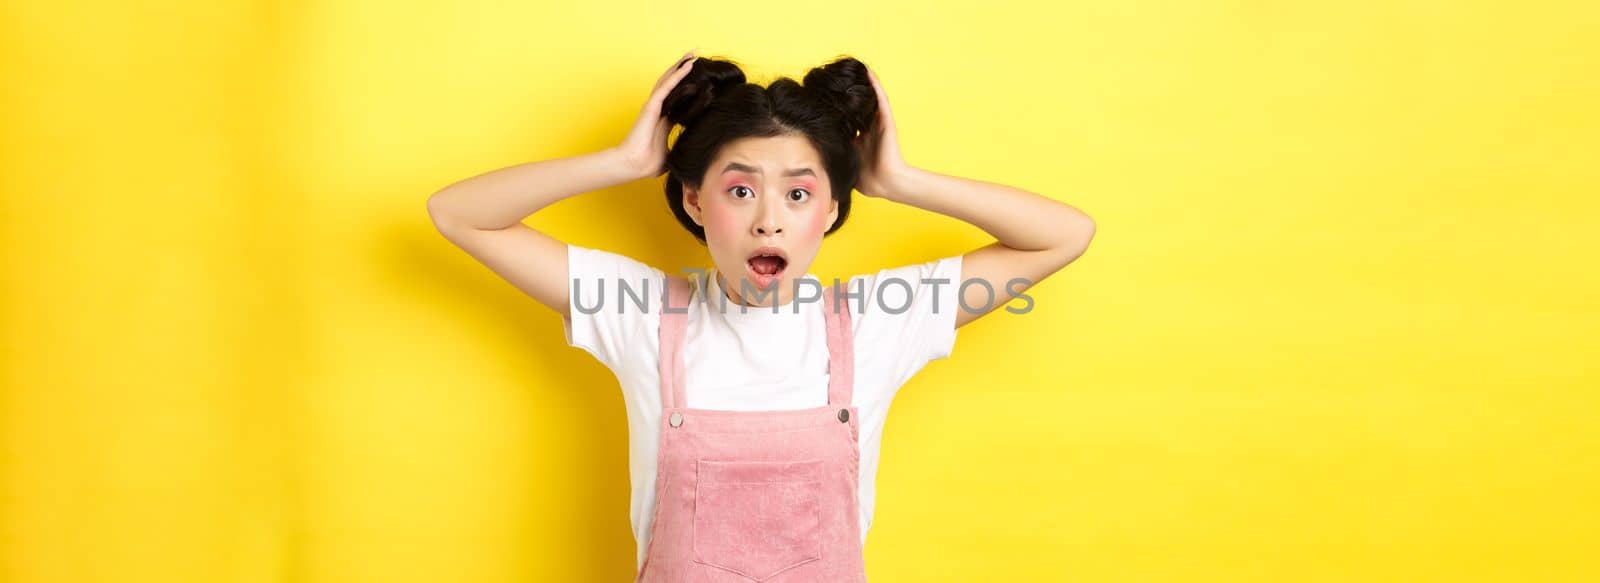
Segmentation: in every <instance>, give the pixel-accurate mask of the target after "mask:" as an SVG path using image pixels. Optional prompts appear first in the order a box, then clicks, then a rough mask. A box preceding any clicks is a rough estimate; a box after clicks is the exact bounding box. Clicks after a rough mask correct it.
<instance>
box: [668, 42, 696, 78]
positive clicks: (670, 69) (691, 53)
mask: <svg viewBox="0 0 1600 583" xmlns="http://www.w3.org/2000/svg"><path fill="white" fill-rule="evenodd" d="M697 50H699V49H689V52H687V53H684V54H683V56H681V57H678V60H676V61H673V62H672V66H671V67H667V70H666V71H663V72H662V73H661V76H663V77H665V76H667V75H668V74H670V73H672V72H673V71H677V70H678V68H679V67H681V66H682V65H683V62H684V61H686V60H689V58H690V57H692V56H694V52H695V51H697Z"/></svg>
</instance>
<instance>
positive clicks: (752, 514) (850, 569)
mask: <svg viewBox="0 0 1600 583" xmlns="http://www.w3.org/2000/svg"><path fill="white" fill-rule="evenodd" d="M667 280H668V285H667V289H666V293H667V298H668V305H670V306H672V308H673V309H672V310H663V311H662V314H661V330H660V334H661V403H662V407H661V442H660V443H661V445H660V447H661V449H660V451H659V453H658V454H657V455H658V467H657V472H656V509H655V519H654V524H653V525H652V526H651V530H650V533H651V534H650V542H649V543H648V544H647V546H646V550H645V559H644V563H643V564H642V566H641V567H640V569H639V576H638V577H637V578H636V579H635V580H634V581H635V583H646V582H659V583H723V582H726V583H747V582H749V581H769V582H772V583H792V582H801V581H805V582H812V581H826V582H829V583H855V582H862V581H866V580H867V573H866V567H865V564H864V562H863V559H862V544H861V524H860V508H859V506H858V504H859V501H858V500H857V497H856V496H857V489H856V486H857V480H858V478H859V476H858V473H859V465H858V464H859V460H860V456H861V454H860V451H859V450H858V449H857V437H856V436H857V435H858V434H859V433H860V426H859V425H858V423H859V420H858V419H857V418H856V410H855V407H852V406H851V405H850V392H851V385H852V382H851V376H852V375H851V373H852V361H851V356H852V354H853V352H852V350H851V328H850V310H849V308H848V307H846V306H847V304H841V303H838V302H836V301H835V299H834V297H833V295H834V293H833V292H834V288H833V287H828V288H826V289H824V290H822V297H823V314H824V319H825V320H826V321H827V331H828V334H827V338H828V404H827V405H824V406H822V407H817V408H812V409H798V410H767V411H728V410H717V409H690V408H688V407H685V406H684V405H685V404H686V403H687V401H686V400H685V398H684V391H683V388H684V372H683V371H684V366H683V337H684V330H685V329H686V327H687V319H686V314H684V313H682V311H683V308H685V307H686V306H687V305H688V302H689V299H690V297H689V296H690V292H691V290H690V289H689V282H688V280H687V279H684V278H681V277H672V276H668V277H667ZM702 289H704V286H702ZM835 305H839V306H840V308H839V309H838V310H837V311H836V310H835V309H834V306H835ZM713 309H715V308H713ZM729 309H737V308H729ZM762 309H770V308H762ZM674 310H677V311H678V313H674Z"/></svg>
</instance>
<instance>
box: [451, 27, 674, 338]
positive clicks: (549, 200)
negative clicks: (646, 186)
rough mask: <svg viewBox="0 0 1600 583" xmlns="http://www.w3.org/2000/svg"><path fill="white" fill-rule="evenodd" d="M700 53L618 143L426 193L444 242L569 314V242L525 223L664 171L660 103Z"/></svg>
mask: <svg viewBox="0 0 1600 583" xmlns="http://www.w3.org/2000/svg"><path fill="white" fill-rule="evenodd" d="M693 53H694V51H690V52H689V53H688V54H685V55H684V56H683V58H682V59H679V60H678V62H677V63H675V64H674V66H673V68H671V69H668V70H667V72H666V73H664V74H663V75H662V76H661V78H660V79H659V80H657V81H656V86H655V88H654V89H652V90H651V93H650V98H649V99H648V100H647V101H646V102H645V105H644V107H643V109H642V111H641V112H640V114H639V119H638V121H636V122H635V123H634V126H633V128H632V129H631V130H630V131H629V133H628V136H627V138H626V139H625V140H624V141H623V142H622V144H620V145H618V146H614V147H611V148H606V149H604V150H600V151H598V152H592V153H588V154H582V155H578V156H572V157H567V158H557V159H552V160H542V161H538V162H529V163H525V164H519V165H516V166H510V167H507V168H501V169H499V170H494V171H492V172H487V173H484V174H480V175H477V176H473V177H471V178H467V179H464V180H461V181H459V182H456V183H453V184H451V185H449V186H446V187H444V188H443V189H441V190H439V191H438V192H435V193H434V194H433V195H432V196H429V197H428V216H429V217H431V218H432V219H433V225H434V227H435V228H437V229H438V230H439V233H440V234H442V235H444V237H445V239H447V240H449V241H450V242H451V243H454V244H455V245H456V246H457V247H460V248H461V249H462V250H464V251H466V252H467V253H468V254H469V255H471V256H472V257H473V258H475V259H477V260H478V261H479V262H481V263H483V264H484V265H485V266H486V267H488V268H489V269H490V270H491V271H493V272H494V273H495V274H497V275H499V276H500V277H502V278H504V279H505V280H506V281H509V282H511V284H512V285H514V286H516V287H517V288H518V289H521V290H522V291H523V292H525V293H527V294H528V295H530V296H533V298H534V299H535V300H538V301H539V303H542V304H544V305H546V306H549V307H550V308H551V309H553V310H555V311H557V312H560V313H561V314H562V315H563V316H567V315H568V304H569V301H570V294H571V291H572V290H571V284H570V283H569V279H568V274H567V245H566V243H564V242H562V241H560V240H557V239H556V238H554V237H551V236H549V235H547V234H545V233H543V232H540V231H538V230H535V229H533V228H532V227H529V226H527V225H525V224H523V223H522V220H523V219H525V218H527V217H528V216H529V215H532V214H533V213H535V212H538V211H539V210H540V209H543V208H545V207H547V206H550V205H551V204H554V203H555V202H557V201H560V200H562V199H565V198H567V197H569V196H573V195H576V194H581V193H584V192H590V191H594V190H600V189H604V188H607V187H610V186H614V185H617V184H622V183H625V182H631V181H633V180H638V179H641V178H649V177H652V176H659V175H660V174H661V172H662V171H663V168H662V164H663V163H664V162H665V160H666V142H667V134H668V132H670V131H671V129H672V123H671V122H669V121H667V119H666V118H664V117H662V115H661V101H662V99H664V98H665V97H666V95H667V92H669V91H671V90H672V88H673V87H674V86H675V85H677V82H678V80H680V79H682V78H683V77H684V76H686V75H688V73H689V70H690V69H691V67H688V66H684V65H686V64H687V63H689V62H691V61H692V59H693Z"/></svg>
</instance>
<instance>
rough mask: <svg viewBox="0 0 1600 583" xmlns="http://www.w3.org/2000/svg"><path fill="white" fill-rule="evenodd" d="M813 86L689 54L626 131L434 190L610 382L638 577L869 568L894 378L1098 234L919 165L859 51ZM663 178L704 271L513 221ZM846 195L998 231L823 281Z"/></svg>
mask: <svg viewBox="0 0 1600 583" xmlns="http://www.w3.org/2000/svg"><path fill="white" fill-rule="evenodd" d="M803 81H804V82H803V83H800V82H796V81H794V80H792V79H789V78H780V79H777V80H775V81H773V82H771V83H769V84H768V85H767V86H766V87H762V86H759V85H755V84H751V83H747V82H746V81H745V76H744V73H743V72H742V71H741V70H740V68H739V67H738V65H736V64H735V63H733V62H730V61H726V60H718V59H711V58H696V57H695V55H694V51H690V52H689V53H688V54H686V55H684V57H683V58H682V59H681V60H679V61H678V62H677V63H676V64H674V66H672V67H671V68H670V69H668V70H667V71H666V72H665V73H664V74H663V75H662V76H661V78H660V79H659V80H657V81H656V84H655V88H654V90H653V91H651V93H650V97H649V99H648V100H646V102H645V104H644V107H643V111H642V112H641V114H640V116H639V118H638V121H637V122H636V123H635V124H634V125H633V128H632V130H631V131H630V132H629V134H628V135H627V137H626V138H624V139H623V140H622V142H621V143H620V144H618V145H616V146H613V147H611V148H607V149H604V150H601V151H599V152H594V153H590V154H585V155H579V156H573V157H568V158H560V159H554V160H546V161H539V162H531V163H527V164H522V165H518V166H512V167H508V168H503V169H499V170H495V171H493V172H489V173H485V174H481V175H478V176H474V177H471V178H468V179H465V180H462V181H460V182H456V183H454V184H451V185H449V186H447V187H445V188H444V189H442V190H440V191H439V192H438V193H436V194H434V195H433V196H432V197H431V198H430V199H429V200H428V212H429V214H430V215H431V216H432V218H433V222H434V224H435V225H436V226H437V228H438V229H439V232H440V233H441V234H443V235H444V237H445V238H446V239H448V240H449V241H450V242H452V243H454V244H455V245H457V246H459V247H461V248H462V249H463V250H465V251H466V252H467V253H469V254H471V255H472V256H473V257H474V258H476V259H478V260H479V261H481V262H482V263H483V264H484V265H486V266H487V267H488V268H489V269H491V270H493V271H494V272H495V273H497V274H499V275H500V276H502V277H504V278H505V279H506V280H508V281H509V282H511V283H512V284H513V285H515V286H517V287H518V288H520V289H522V290H523V291H525V292H526V293H527V294H528V295H530V296H532V297H533V298H534V299H536V300H538V301H539V302H541V303H543V304H545V305H547V306H549V307H550V308H551V309H553V310H556V311H557V312H560V313H561V315H562V324H563V327H564V328H565V333H566V338H567V343H568V344H569V345H571V346H576V347H579V348H582V349H583V350H585V351H587V352H588V353H590V354H591V355H593V356H594V357H595V358H597V359H599V360H600V361H601V362H602V363H604V364H605V365H606V366H607V367H609V368H610V369H611V370H612V371H613V372H614V373H615V374H616V376H617V379H618V381H619V384H621V386H622V389H623V391H624V395H625V403H626V405H627V409H628V420H629V441H630V474H631V478H632V488H633V490H632V492H633V498H632V504H631V511H630V516H631V518H632V522H633V528H634V538H635V540H636V542H637V543H638V548H637V551H638V552H637V556H636V560H637V566H638V567H639V571H638V580H639V581H688V580H694V581H700V580H717V581H736V580H738V581H743V580H752V581H863V580H865V578H866V573H865V568H864V566H863V564H862V549H863V546H864V544H865V542H866V533H867V530H868V528H869V527H870V526H871V522H872V507H873V493H874V492H873V485H874V478H875V477H876V471H877V453H878V449H879V447H878V446H879V438H880V437H881V435H882V429H883V423H884V419H885V416H886V415H887V413H888V410H889V403H890V400H891V398H892V397H893V396H894V394H895V392H896V390H897V389H898V388H899V387H900V386H901V385H903V384H904V383H905V382H906V381H907V380H909V379H910V378H911V376H912V375H914V374H915V373H916V372H917V371H918V370H920V369H921V368H922V367H923V365H925V364H926V363H928V362H929V361H932V360H936V359H940V358H944V357H947V356H949V355H950V352H951V348H952V347H953V345H954V343H955V336H956V333H955V330H956V328H958V327H960V326H963V325H965V324H966V323H968V322H971V321H972V320H974V319H976V318H978V317H980V316H983V315H984V314H987V313H990V312H991V311H993V310H994V309H995V308H997V307H999V306H1002V305H1005V304H1006V303H1007V302H1008V301H1010V300H1011V299H1013V298H1016V297H1019V296H1021V295H1022V292H1024V291H1025V290H1027V289H1028V288H1029V287H1031V286H1032V285H1033V284H1034V283H1037V282H1038V281H1040V280H1042V279H1044V278H1045V277H1048V276H1049V275H1050V274H1052V273H1055V272H1056V271H1057V270H1060V269H1061V268H1062V267H1064V266H1066V265H1067V264H1069V263H1071V262H1072V261H1073V260H1075V259H1077V258H1078V257H1079V256H1080V255H1081V254H1082V253H1083V252H1084V250H1085V248H1087V246H1088V244H1089V241H1090V239H1091V238H1092V237H1093V235H1094V222H1093V221H1092V220H1090V218H1089V217H1088V216H1087V215H1086V214H1084V213H1083V212H1081V211H1079V210H1078V209H1076V208H1074V207H1072V206H1069V205H1067V204H1064V203H1061V202H1057V201H1055V200H1052V199H1049V198H1045V197H1042V196H1039V195H1036V194H1033V193H1030V192H1026V191H1022V190H1019V189H1016V188H1011V187H1007V186H1002V185H998V184H992V183H987V182H981V181H976V180H968V179H963V178H957V177H954V176H946V175H942V174H938V173H935V172H932V171H928V170H924V169H921V168H917V167H914V166H911V165H909V164H907V163H906V161H905V160H903V159H902V158H901V155H900V148H899V145H898V143H897V141H896V137H895V133H896V132H895V123H894V117H893V115H892V114H891V112H890V109H889V102H888V99H887V97H886V96H885V94H884V91H883V86H882V84H881V83H879V81H878V79H877V76H876V75H875V74H873V72H872V71H870V70H868V69H867V67H866V66H865V65H864V64H862V63H861V62H860V61H857V60H855V59H853V58H848V57H845V58H841V59H838V60H836V61H833V62H831V63H828V64H826V65H824V66H821V67H818V68H815V69H812V70H811V71H809V72H808V73H807V74H806V75H805V78H804V80H803ZM674 125H681V126H683V131H682V133H681V134H679V136H678V138H677V140H676V142H674V143H673V145H672V146H670V147H669V146H668V144H667V137H668V134H669V132H670V131H671V129H672V128H673V126H674ZM662 173H665V174H666V178H665V180H664V185H665V191H666V199H667V206H668V208H670V209H671V211H672V213H673V215H674V216H675V217H676V218H677V220H678V222H679V223H681V224H682V225H683V227H684V228H685V229H687V230H688V231H689V232H690V233H691V234H692V235H694V236H695V238H696V239H697V240H699V241H700V242H701V243H702V244H704V245H705V246H706V247H707V249H708V251H709V254H710V257H711V262H712V264H713V267H712V268H711V269H709V270H701V271H698V272H688V271H687V270H675V273H672V274H669V273H667V272H666V271H664V270H661V269H658V268H655V267H653V266H650V265H646V264H644V263H641V262H639V261H636V260H634V259H632V258H629V257H626V256H623V255H619V254H615V253H610V252H606V251H602V250H597V249H588V248H583V247H579V246H576V245H570V244H566V243H563V242H561V241H559V240H556V239H554V238H552V237H550V236H549V235H547V234H545V233H542V232H539V231H537V230H534V229H532V228H530V227H528V226H526V225H524V224H523V223H522V222H521V221H522V219H524V218H526V217H527V216H529V215H530V214H532V213H534V212H537V211H538V210H540V209H542V208H544V207H546V206H549V205H550V204H552V203H555V202H556V201H559V200H562V199H564V198H566V197H569V196H573V195H576V194H579V193H583V192H588V191H592V190H597V189H601V188H605V187H609V186H613V185H616V184H619V183H624V182H628V181H631V180H638V179H646V178H653V177H656V176H660V175H661V174H662ZM852 190H856V191H860V192H861V194H863V195H865V196H871V197H878V198H883V199H886V200H891V201H895V202H898V203H901V204H907V205H912V206H915V207H918V208H922V209H926V210H929V211H933V212H936V213H940V214H943V215H947V216H950V217H954V218H957V219H960V220H964V221H967V222H969V223H971V224H973V225H976V226H977V227H979V228H981V229H983V230H984V231H986V232H988V233H989V234H991V235H993V236H994V238H995V239H996V240H995V242H993V243H991V244H988V245H985V246H982V247H979V248H976V249H973V250H971V251H969V252H967V253H964V254H962V255H955V256H950V257H944V258H940V259H937V260H933V261H929V262H927V263H921V264H913V265H905V266H899V267H893V268H888V269H883V270H880V271H878V272H876V273H872V274H860V275H856V276H853V277H850V278H849V279H848V281H847V282H845V283H844V284H839V283H838V280H834V283H835V285H830V286H826V287H824V286H823V285H822V282H821V280H820V279H819V278H817V277H816V276H814V275H811V274H810V273H809V272H808V271H807V270H808V269H809V268H810V266H811V264H812V262H813V261H814V260H815V259H816V256H817V253H818V251H819V249H820V247H821V244H822V239H823V238H824V237H825V236H826V235H827V234H829V233H832V232H834V231H836V230H838V229H839V228H840V227H841V226H842V225H843V224H844V222H845V218H846V217H847V216H848V215H849V212H850V202H851V192H852ZM676 271H685V272H686V273H688V275H686V276H680V275H679V274H677V273H676ZM607 289H613V290H615V292H613V293H607V292H606V290H607ZM641 297H643V298H651V301H649V302H642V301H640V298H641ZM1024 297H1025V296H1024ZM657 298H659V300H658V299H657ZM1030 305H1031V300H1030Z"/></svg>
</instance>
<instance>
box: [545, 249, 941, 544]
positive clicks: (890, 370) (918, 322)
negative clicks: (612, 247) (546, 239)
mask: <svg viewBox="0 0 1600 583" xmlns="http://www.w3.org/2000/svg"><path fill="white" fill-rule="evenodd" d="M567 269H568V271H569V277H570V278H572V280H574V281H569V287H570V286H571V284H572V283H574V282H575V283H577V287H578V291H577V292H576V293H573V294H572V300H571V304H569V306H570V307H571V311H572V315H571V318H570V319H568V318H563V319H562V327H563V328H564V329H565V332H566V337H567V344H568V345H569V346H575V347H578V348H582V349H583V350H585V351H587V352H588V353H589V354H591V355H593V356H594V357H595V358H596V359H599V361H600V362H601V363H603V364H605V365H606V367H607V368H610V369H611V372H612V373H613V374H615V375H616V377H617V381H618V383H619V384H620V385H621V387H622V395H623V402H624V404H625V405H626V407H627V413H628V453H629V455H628V458H629V459H628V462H629V463H628V469H629V474H630V477H631V481H632V499H631V504H630V509H629V517H630V518H631V519H632V522H633V536H634V541H635V542H636V544H637V545H638V557H637V559H638V563H639V564H640V565H643V563H644V557H645V550H646V549H647V548H648V545H649V538H650V529H651V522H652V520H653V519H654V517H655V505H656V500H655V481H656V468H657V466H656V454H657V452H658V441H659V437H660V429H661V427H660V425H661V384H660V383H661V378H660V371H659V369H658V366H659V356H658V355H659V352H658V350H659V347H660V338H659V336H658V334H659V326H660V322H661V314H660V309H659V306H660V294H661V289H662V288H661V285H662V278H663V277H664V276H665V275H666V273H665V272H664V271H663V270H660V269H657V268H655V267H652V266H650V265H646V264H644V263H641V262H639V261H637V260H634V259H632V258H630V257H627V256H624V255H619V254H616V253H611V252H607V251H601V250H596V249H589V248H585V247H579V246H576V245H570V244H569V245H568V246H567ZM672 275H674V276H682V277H688V278H689V280H690V288H691V289H692V290H694V301H692V302H691V303H690V305H689V309H688V312H687V314H686V316H687V319H688V327H687V330H686V331H685V335H684V346H683V353H682V356H683V359H684V372H685V383H684V392H685V397H686V398H687V400H688V403H687V404H686V406H687V407H691V408H696V409H724V410H738V411H759V410H780V409H783V410H787V409H806V408H812V407H821V406H823V405H826V404H827V402H828V345H827V329H826V324H825V323H824V320H823V311H822V301H821V300H820V299H816V300H814V301H797V300H792V301H790V303H788V304H785V305H782V306H779V308H778V312H777V313H773V311H772V307H770V306H768V307H754V306H741V305H739V304H736V303H734V302H733V300H729V299H727V296H726V295H724V294H723V292H722V289H721V288H720V286H719V285H718V284H717V281H716V270H715V268H714V267H713V268H706V269H705V275H698V274H696V273H695V272H693V271H688V272H676V273H673V274H672ZM805 277H806V278H807V279H810V280H812V281H815V282H817V284H818V285H816V286H809V285H801V286H800V287H799V290H800V294H801V295H803V296H804V297H807V298H810V297H817V298H820V293H819V291H820V289H821V288H825V287H827V286H828V285H829V284H831V283H833V282H832V280H831V278H830V280H828V281H822V280H821V279H820V278H818V277H816V276H815V275H812V274H809V273H807V274H806V275H805ZM891 278H897V279H898V281H895V280H894V279H891ZM960 278H961V256H960V255H954V256H950V257H945V258H942V259H938V260H935V261H930V262H928V263H922V264H912V265H905V266H901V267H896V268H891V269H884V270H880V271H878V272H877V273H876V274H863V275H855V276H852V277H850V279H849V280H848V284H847V285H848V287H846V288H845V291H848V292H850V293H854V294H857V295H856V296H853V297H849V298H847V301H848V302H849V303H850V306H851V311H850V323H851V326H852V328H853V329H854V331H855V341H854V351H855V387H854V388H853V390H852V397H851V401H852V402H851V405H853V406H855V407H856V410H857V414H858V415H860V417H861V433H860V444H859V445H860V451H861V467H860V474H859V476H860V489H859V492H858V494H859V502H860V503H859V506H860V508H861V516H860V520H861V539H862V544H865V543H866V536H867V529H868V528H870V527H871V525H872V507H873V493H874V485H875V481H876V477H877V470H878V445H879V443H880V438H881V437H882V435H883V424H884V419H885V418H886V417H887V415H888V412H889V402H890V400H892V399H893V398H894V395H895V392H896V391H897V390H898V389H899V388H900V386H901V385H903V384H904V383H905V382H906V381H907V380H909V379H910V378H911V376H912V375H914V374H916V373H917V371H919V370H921V369H922V367H923V365H925V364H927V363H928V362H929V361H933V360H938V359H941V358H945V357H947V356H950V351H951V349H952V348H954V346H955V340H956V328H955V317H956V309H957V303H956V301H957V294H956V290H957V289H958V286H959V285H960V283H961V281H960ZM924 280H931V281H924ZM939 280H942V281H939ZM733 281H737V279H733ZM601 282H603V285H604V291H603V295H602V290H601ZM646 282H648V283H646ZM707 282H709V287H710V289H709V290H706V291H701V290H700V287H701V286H702V285H705V284H707ZM880 282H881V283H880ZM902 282H903V283H902ZM841 284H844V282H841ZM622 285H626V286H627V288H628V290H629V291H627V292H624V291H623V290H621V289H619V286H622ZM646 285H648V293H646ZM880 285H881V287H880ZM874 290H876V292H875V291H874ZM638 298H642V301H643V303H644V306H645V308H640V307H639V305H638V302H639V301H640V300H639V299H638ZM708 300H709V301H708ZM863 302H864V303H865V304H866V305H865V308H864V311H863V307H862V304H863ZM796 303H798V304H799V309H800V312H799V313H798V314H797V313H795V308H796ZM597 308H598V310H597ZM742 310H743V311H742ZM585 312H589V313H585Z"/></svg>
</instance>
